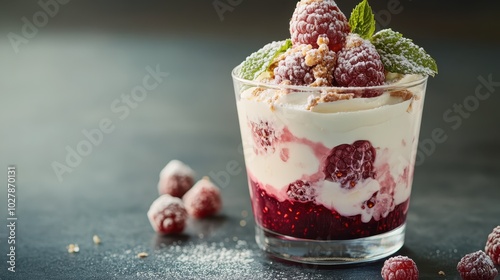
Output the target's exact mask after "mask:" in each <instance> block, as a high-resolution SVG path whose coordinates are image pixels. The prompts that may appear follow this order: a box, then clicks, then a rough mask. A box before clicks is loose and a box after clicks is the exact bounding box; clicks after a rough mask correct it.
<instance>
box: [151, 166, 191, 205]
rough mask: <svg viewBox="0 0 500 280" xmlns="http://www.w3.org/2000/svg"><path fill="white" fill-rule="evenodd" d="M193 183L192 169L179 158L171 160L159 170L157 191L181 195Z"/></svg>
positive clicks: (176, 195)
mask: <svg viewBox="0 0 500 280" xmlns="http://www.w3.org/2000/svg"><path fill="white" fill-rule="evenodd" d="M193 183H194V171H193V170H192V169H191V168H190V167H189V166H187V165H186V164H184V163H183V162H181V161H179V160H171V161H170V162H169V163H168V164H167V165H166V166H165V167H164V168H163V169H162V170H161V172H160V180H159V181H158V192H159V193H160V195H162V194H169V195H171V196H175V197H182V196H183V195H184V194H185V193H186V192H187V191H188V190H189V189H190V188H191V187H192V186H193Z"/></svg>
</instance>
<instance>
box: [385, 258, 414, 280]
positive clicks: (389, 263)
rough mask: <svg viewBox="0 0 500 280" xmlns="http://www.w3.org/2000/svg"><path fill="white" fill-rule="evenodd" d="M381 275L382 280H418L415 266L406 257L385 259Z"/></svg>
mask: <svg viewBox="0 0 500 280" xmlns="http://www.w3.org/2000/svg"><path fill="white" fill-rule="evenodd" d="M381 274H382V278H384V280H418V268H417V264H415V262H414V261H413V260H412V259H410V258H408V257H406V256H395V257H392V258H389V259H387V260H386V261H385V262H384V266H383V267H382V272H381Z"/></svg>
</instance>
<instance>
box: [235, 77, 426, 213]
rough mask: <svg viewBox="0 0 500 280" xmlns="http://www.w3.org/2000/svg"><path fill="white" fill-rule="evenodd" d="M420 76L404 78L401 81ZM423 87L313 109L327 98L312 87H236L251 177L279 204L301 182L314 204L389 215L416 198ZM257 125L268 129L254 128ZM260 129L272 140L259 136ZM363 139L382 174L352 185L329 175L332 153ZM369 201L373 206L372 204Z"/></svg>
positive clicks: (340, 211)
mask: <svg viewBox="0 0 500 280" xmlns="http://www.w3.org/2000/svg"><path fill="white" fill-rule="evenodd" d="M418 79H421V77H420V76H412V75H409V76H405V77H403V79H400V80H399V81H398V82H397V83H396V84H395V85H397V84H404V83H408V82H411V81H416V80H418ZM425 85H426V83H425V81H424V82H422V83H414V86H413V87H411V88H407V92H406V93H410V95H411V96H410V98H408V95H406V96H402V95H398V94H392V93H394V92H397V90H393V91H387V92H384V93H383V94H382V95H381V96H379V97H374V98H352V99H348V100H337V101H331V102H320V103H317V104H316V105H315V106H312V107H311V106H310V104H311V100H312V99H313V98H317V97H318V96H319V95H321V92H313V91H314V88H311V92H296V93H290V92H289V93H286V92H284V91H282V90H278V89H272V88H263V87H260V88H259V87H255V86H245V87H243V88H244V90H242V88H239V86H236V93H237V108H238V114H239V121H240V128H241V134H242V140H243V148H244V152H245V163H246V167H247V171H248V176H249V177H250V178H251V180H253V181H256V182H259V184H260V186H261V187H262V188H263V189H265V191H266V192H267V193H268V194H269V195H271V196H274V197H275V198H276V199H277V200H278V201H284V200H291V198H290V197H289V196H288V194H287V190H288V187H289V185H290V184H292V183H293V182H296V181H297V180H303V181H307V182H310V183H311V185H312V186H313V187H314V188H315V192H316V197H315V200H314V202H315V203H316V204H318V205H323V206H324V207H326V208H328V209H331V210H334V211H336V212H338V213H339V214H340V215H342V216H355V215H361V217H362V221H363V222H368V221H370V220H371V219H375V220H379V219H381V218H384V217H386V216H387V214H388V213H389V212H390V211H392V210H393V209H394V207H395V206H396V205H398V204H401V203H403V202H405V201H407V200H408V199H409V197H410V192H411V182H412V177H413V168H414V162H415V155H416V149H417V144H418V134H419V129H420V121H421V114H422V108H423V101H424V93H425ZM259 125H260V126H262V128H259V127H258V128H256V126H259ZM262 134H265V139H266V141H262V140H261V139H260V138H259V136H262ZM269 135H271V136H272V137H269ZM259 139H260V140H259ZM271 140H272V141H271ZM357 140H366V141H369V142H370V143H371V144H372V146H373V147H374V148H375V150H376V158H375V162H374V170H375V172H376V176H375V177H374V178H366V179H363V180H360V181H359V182H358V183H357V184H356V185H355V186H354V187H353V188H345V187H342V186H341V185H340V183H338V182H332V181H328V180H325V174H324V170H325V164H326V163H325V161H326V158H327V157H328V155H329V153H330V151H331V150H332V149H333V148H334V147H336V146H338V145H341V144H352V143H354V142H355V141H357ZM250 193H251V192H250ZM370 199H372V201H373V203H374V205H375V206H374V207H366V203H367V201H368V200H370Z"/></svg>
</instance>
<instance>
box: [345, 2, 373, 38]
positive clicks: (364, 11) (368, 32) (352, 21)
mask: <svg viewBox="0 0 500 280" xmlns="http://www.w3.org/2000/svg"><path fill="white" fill-rule="evenodd" d="M349 25H351V32H352V33H356V34H359V36H361V37H362V38H363V39H368V40H369V39H370V38H371V37H372V35H373V33H374V32H375V15H374V14H373V11H372V7H370V5H369V4H368V0H363V1H361V3H359V4H358V5H357V6H356V7H354V9H353V10H352V13H351V17H350V18H349Z"/></svg>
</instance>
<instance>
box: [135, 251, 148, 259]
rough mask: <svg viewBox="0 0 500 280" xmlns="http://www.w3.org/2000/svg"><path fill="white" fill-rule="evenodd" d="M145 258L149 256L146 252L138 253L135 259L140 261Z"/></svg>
mask: <svg viewBox="0 0 500 280" xmlns="http://www.w3.org/2000/svg"><path fill="white" fill-rule="evenodd" d="M147 256H149V255H148V253H146V252H140V253H139V254H137V257H138V258H141V259H143V258H146V257H147Z"/></svg>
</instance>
